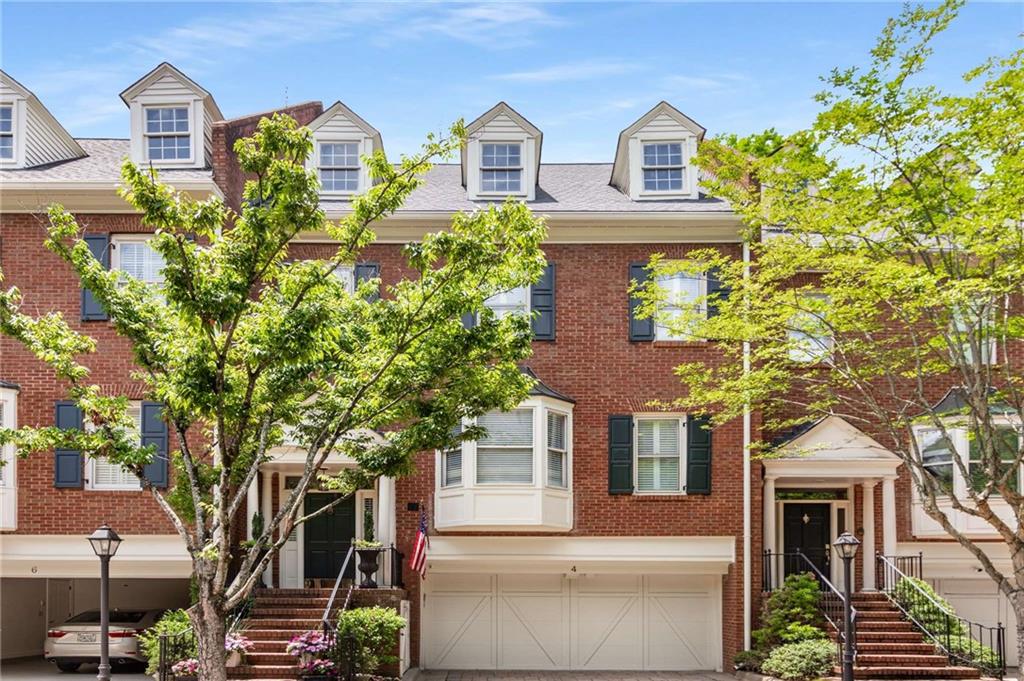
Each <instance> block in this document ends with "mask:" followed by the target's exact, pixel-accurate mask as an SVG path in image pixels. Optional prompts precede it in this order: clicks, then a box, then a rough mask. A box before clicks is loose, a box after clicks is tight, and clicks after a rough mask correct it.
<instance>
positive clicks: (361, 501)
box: [356, 489, 380, 541]
mask: <svg viewBox="0 0 1024 681" xmlns="http://www.w3.org/2000/svg"><path fill="white" fill-rule="evenodd" d="M367 501H370V502H372V503H373V522H374V524H377V514H378V513H380V506H379V505H378V504H377V491H376V490H372V489H361V490H357V491H356V539H366V522H365V519H366V502H367ZM373 529H374V532H373V536H374V539H375V540H377V541H379V539H377V528H373Z"/></svg>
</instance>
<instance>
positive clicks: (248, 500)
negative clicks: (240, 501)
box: [245, 475, 267, 540]
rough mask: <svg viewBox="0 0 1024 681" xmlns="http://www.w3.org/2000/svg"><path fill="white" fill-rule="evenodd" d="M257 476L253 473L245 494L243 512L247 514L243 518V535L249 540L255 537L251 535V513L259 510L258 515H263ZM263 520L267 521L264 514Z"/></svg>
mask: <svg viewBox="0 0 1024 681" xmlns="http://www.w3.org/2000/svg"><path fill="white" fill-rule="evenodd" d="M258 478H259V476H258V475H254V476H253V477H252V482H251V483H249V489H248V490H247V491H246V494H245V513H246V516H247V517H246V519H245V520H246V522H245V536H246V538H247V539H250V540H252V539H255V537H253V536H252V516H253V514H254V513H256V511H260V515H263V511H262V510H261V509H260V491H259V483H258V482H257V479H258ZM263 522H264V523H266V522H267V517H266V516H265V515H264V516H263Z"/></svg>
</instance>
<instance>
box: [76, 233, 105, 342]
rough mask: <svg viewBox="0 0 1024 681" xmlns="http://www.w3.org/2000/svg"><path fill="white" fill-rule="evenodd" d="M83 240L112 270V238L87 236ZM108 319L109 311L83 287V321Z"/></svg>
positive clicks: (94, 255) (94, 235) (98, 258)
mask: <svg viewBox="0 0 1024 681" xmlns="http://www.w3.org/2000/svg"><path fill="white" fill-rule="evenodd" d="M83 239H85V243H86V245H87V246H89V251H90V252H91V253H92V255H93V257H94V258H96V259H97V260H99V261H100V264H102V265H103V266H104V267H106V268H108V269H109V268H110V236H109V235H108V234H86V235H85V236H84V237H83ZM104 319H107V311H106V310H105V309H103V305H101V304H100V301H98V300H96V296H94V295H93V294H92V291H90V290H89V289H87V288H85V287H84V286H83V287H82V321H83V322H90V321H100V320H104Z"/></svg>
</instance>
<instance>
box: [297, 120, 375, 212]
mask: <svg viewBox="0 0 1024 681" xmlns="http://www.w3.org/2000/svg"><path fill="white" fill-rule="evenodd" d="M337 121H344V122H345V123H347V124H348V125H344V126H342V125H331V124H332V123H334V122H337ZM308 127H309V129H310V131H311V132H312V133H313V153H312V154H311V155H310V158H309V160H308V161H307V163H306V167H307V168H309V169H310V170H315V171H317V172H318V173H319V168H320V167H321V165H322V164H321V161H320V145H321V144H329V143H331V142H354V143H356V144H358V145H359V146H358V149H359V157H360V162H359V187H358V189H356V190H355V191H326V190H321V192H320V194H321V196H324V197H326V198H344V197H347V196H354V195H356V194H361V193H362V192H365V191H366V190H367V189H368V188H369V187H370V183H371V181H372V178H371V177H370V172H369V169H368V168H367V167H366V164H365V163H363V162H362V157H363V156H369V155H370V154H373V153H374V152H376V151H381V150H383V149H384V142H383V140H382V139H381V134H380V132H379V131H378V130H377V129H376V128H374V127H373V126H372V125H370V124H369V123H367V122H366V121H365V120H364V119H363V118H362V117H361V116H359V115H358V114H357V113H355V112H354V111H352V109H350V108H348V107H347V106H345V105H344V104H342V103H341V102H340V101H339V102H335V103H334V104H332V105H331V106H330V107H328V108H327V110H325V111H324V112H323V113H322V114H320V115H319V116H317V117H316V118H315V119H314V120H313V121H312V122H311V123H310V124H309V126H308Z"/></svg>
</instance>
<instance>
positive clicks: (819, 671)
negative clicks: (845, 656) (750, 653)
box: [761, 640, 836, 681]
mask: <svg viewBox="0 0 1024 681" xmlns="http://www.w3.org/2000/svg"><path fill="white" fill-rule="evenodd" d="M835 654H836V646H835V644H834V643H832V642H831V641H828V640H816V641H801V642H800V643H787V644H786V645H783V646H779V647H778V648H776V649H775V650H773V651H772V652H771V654H770V655H768V659H766V660H765V661H764V663H763V664H762V665H761V671H763V672H764V673H765V674H771V675H772V676H775V677H777V678H780V679H783V681H812V679H818V678H821V677H823V676H832V670H833V668H834V666H835Z"/></svg>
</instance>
